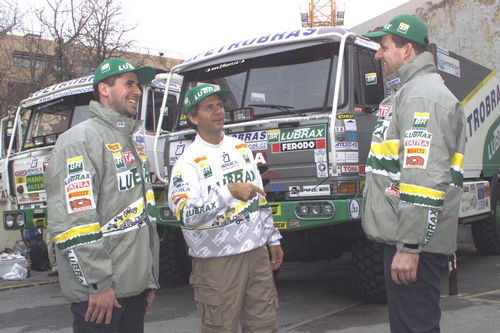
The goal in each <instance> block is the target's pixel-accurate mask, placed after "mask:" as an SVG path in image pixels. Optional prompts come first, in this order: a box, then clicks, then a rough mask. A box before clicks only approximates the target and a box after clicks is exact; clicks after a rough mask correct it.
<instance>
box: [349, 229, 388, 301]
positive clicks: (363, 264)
mask: <svg viewBox="0 0 500 333" xmlns="http://www.w3.org/2000/svg"><path fill="white" fill-rule="evenodd" d="M351 253H352V266H353V272H354V277H353V278H354V282H355V284H356V286H357V288H358V289H359V290H360V291H361V293H362V294H363V295H364V296H365V297H367V298H368V299H370V300H372V301H375V302H380V303H385V302H387V294H386V290H385V281H384V259H383V258H384V248H383V245H382V244H379V243H376V242H373V241H371V240H369V239H366V238H363V239H359V240H357V241H355V242H354V243H353V244H352V245H351Z"/></svg>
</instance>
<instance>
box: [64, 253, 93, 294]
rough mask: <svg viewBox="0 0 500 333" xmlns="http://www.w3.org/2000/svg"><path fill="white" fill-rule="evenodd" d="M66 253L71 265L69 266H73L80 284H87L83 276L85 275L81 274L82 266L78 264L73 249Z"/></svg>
mask: <svg viewBox="0 0 500 333" xmlns="http://www.w3.org/2000/svg"><path fill="white" fill-rule="evenodd" d="M66 253H67V255H68V259H69V264H70V265H71V268H73V271H74V272H75V275H76V278H77V279H78V281H79V282H80V284H81V285H82V286H88V283H87V279H86V278H85V275H83V271H82V267H81V266H80V262H79V261H78V257H77V256H76V254H75V250H73V249H71V250H69V251H67V252H66Z"/></svg>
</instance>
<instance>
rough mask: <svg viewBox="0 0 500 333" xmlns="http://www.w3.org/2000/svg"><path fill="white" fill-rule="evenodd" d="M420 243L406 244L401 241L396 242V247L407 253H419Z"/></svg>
mask: <svg viewBox="0 0 500 333" xmlns="http://www.w3.org/2000/svg"><path fill="white" fill-rule="evenodd" d="M423 247H424V246H423V245H422V244H407V243H403V242H396V249H398V251H403V252H408V253H421V252H422V249H423Z"/></svg>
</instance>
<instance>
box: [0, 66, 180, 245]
mask: <svg viewBox="0 0 500 333" xmlns="http://www.w3.org/2000/svg"><path fill="white" fill-rule="evenodd" d="M163 78H165V73H161V74H158V75H157V76H156V79H155V80H153V81H152V82H150V83H148V84H146V85H145V86H143V87H142V92H143V94H142V97H141V102H140V104H139V106H138V110H139V112H138V115H137V117H138V119H142V120H144V130H145V141H146V142H145V143H146V147H147V148H146V154H147V155H148V156H149V157H150V158H152V156H153V150H152V147H153V141H154V131H155V130H156V125H157V123H158V118H159V117H160V115H161V116H162V117H163V116H165V117H166V118H167V119H166V120H165V121H163V122H162V123H163V129H164V130H168V129H169V128H168V126H169V124H171V123H172V119H173V114H172V115H170V116H169V115H168V113H167V112H165V111H163V112H162V111H161V110H160V106H161V103H162V100H163V95H164V91H165V90H166V89H165V87H166V86H165V80H164V79H163ZM179 80H181V78H179V77H176V82H175V83H174V82H172V83H170V87H169V93H168V99H167V106H165V107H164V109H165V108H166V107H171V109H172V110H173V109H174V108H175V105H176V103H177V98H178V95H179V91H180V85H179V84H178V82H180V81H179ZM92 82H93V75H90V76H86V77H81V78H77V79H74V80H70V81H66V82H61V83H58V84H55V85H53V86H50V87H47V88H45V89H42V90H39V91H37V92H35V93H33V94H32V95H31V96H30V97H29V98H27V99H25V100H23V101H22V102H21V104H20V106H19V107H18V109H17V111H16V113H15V114H12V115H10V116H8V117H5V118H3V119H2V120H1V122H0V133H1V137H0V154H1V157H0V194H1V197H0V210H1V212H2V219H3V226H4V227H3V230H0V234H2V235H0V236H3V237H0V240H1V241H0V247H1V249H3V248H5V247H12V246H13V244H14V242H15V241H17V240H20V239H23V230H25V229H32V228H35V227H42V228H44V227H46V223H47V209H46V193H45V190H44V188H43V178H44V172H45V168H46V165H47V160H48V158H49V154H50V152H51V150H52V148H53V146H54V144H55V142H56V140H57V138H58V136H59V135H60V134H61V133H63V132H64V131H66V130H67V129H69V128H70V127H72V126H75V125H76V124H78V123H80V122H81V121H83V120H85V119H87V118H88V116H89V113H88V110H89V109H88V104H89V101H90V100H91V99H93V86H92ZM169 117H170V118H169ZM157 173H158V172H157V170H154V169H152V170H151V175H150V178H151V180H152V181H153V190H154V192H155V196H156V197H157V199H158V200H159V201H161V200H162V198H163V197H166V188H165V186H164V185H163V183H161V182H160V181H159V180H158V178H157V177H156V174H157ZM157 209H159V208H157ZM17 230H20V231H21V232H20V233H19V232H15V231H17ZM164 243H165V242H163V243H162V244H164ZM162 246H163V245H162Z"/></svg>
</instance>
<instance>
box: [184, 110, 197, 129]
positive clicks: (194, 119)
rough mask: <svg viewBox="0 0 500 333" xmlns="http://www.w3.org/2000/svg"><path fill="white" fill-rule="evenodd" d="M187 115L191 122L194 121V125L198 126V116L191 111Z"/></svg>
mask: <svg viewBox="0 0 500 333" xmlns="http://www.w3.org/2000/svg"><path fill="white" fill-rule="evenodd" d="M187 117H188V119H189V121H190V122H191V123H193V125H196V126H198V117H196V116H193V115H192V114H191V113H188V114H187Z"/></svg>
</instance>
